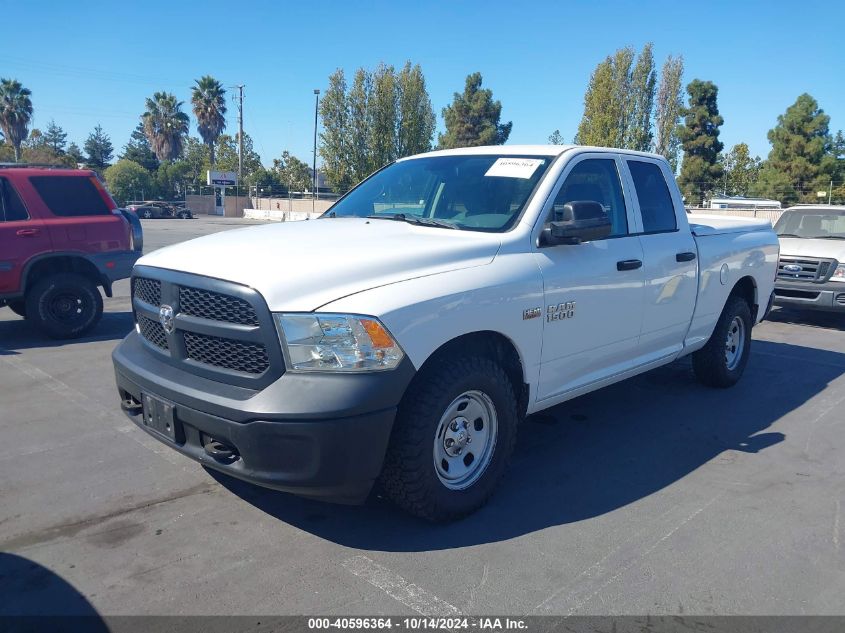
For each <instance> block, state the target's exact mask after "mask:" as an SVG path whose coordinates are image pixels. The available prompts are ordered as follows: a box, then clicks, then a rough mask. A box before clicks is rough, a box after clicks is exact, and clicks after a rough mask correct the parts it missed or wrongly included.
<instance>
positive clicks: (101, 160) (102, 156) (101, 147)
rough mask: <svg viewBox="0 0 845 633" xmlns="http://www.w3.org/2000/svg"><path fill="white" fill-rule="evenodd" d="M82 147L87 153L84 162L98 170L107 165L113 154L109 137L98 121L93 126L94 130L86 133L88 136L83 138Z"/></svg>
mask: <svg viewBox="0 0 845 633" xmlns="http://www.w3.org/2000/svg"><path fill="white" fill-rule="evenodd" d="M83 149H84V150H85V153H86V155H87V156H86V157H85V162H86V163H87V164H88V166H90V167H92V168H93V169H96V170H98V171H101V170H103V169H105V168H106V167H108V165H109V163H110V162H111V159H112V155H113V154H114V147H112V144H111V139H110V138H109V135H108V134H106V133H105V132H103V128H102V126H100V124H99V123H98V124H97V127H95V128H94V131H93V132H91V133H90V134H89V135H88V138H87V139H85V145H83Z"/></svg>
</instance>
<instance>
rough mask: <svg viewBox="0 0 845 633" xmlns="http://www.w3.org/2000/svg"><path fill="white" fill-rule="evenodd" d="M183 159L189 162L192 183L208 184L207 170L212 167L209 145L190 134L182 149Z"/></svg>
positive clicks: (189, 177) (189, 174) (189, 175)
mask: <svg viewBox="0 0 845 633" xmlns="http://www.w3.org/2000/svg"><path fill="white" fill-rule="evenodd" d="M182 160H183V161H184V162H185V163H187V164H188V167H189V171H188V180H189V181H190V183H191V184H192V185H203V184H206V182H207V180H206V173H205V172H206V171H207V170H208V169H210V168H211V157H210V155H209V148H208V145H206V144H205V143H203V142H202V141H201V140H200V139H198V138H196V137H193V136H189V137H188V138H186V139H185V146H184V148H183V149H182Z"/></svg>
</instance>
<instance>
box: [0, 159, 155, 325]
mask: <svg viewBox="0 0 845 633" xmlns="http://www.w3.org/2000/svg"><path fill="white" fill-rule="evenodd" d="M142 247H143V233H142V231H141V224H140V222H139V221H138V219H137V218H135V217H133V216H131V215H130V214H124V213H123V212H122V211H121V210H119V209H117V208H116V205H115V203H114V201H113V200H112V199H111V196H109V194H108V192H107V191H106V190H105V188H104V187H103V185H102V183H101V182H100V180H99V179H98V178H97V176H96V174H95V173H94V172H92V171H87V170H77V169H60V168H43V167H29V166H20V165H0V306H2V305H7V306H9V307H10V308H11V309H12V310H13V311H14V312H15V313H17V314H19V315H21V316H24V317H26V318H27V319H28V320H30V321H31V322H33V323H34V324H35V325H36V326H37V327H39V328H40V329H41V330H43V331H44V332H45V333H46V334H48V335H49V336H51V337H54V338H73V337H77V336H81V335H82V334H85V333H86V332H88V331H89V330H90V329H91V328H93V327H94V326H95V325H96V324H97V322H98V321H99V320H100V317H101V315H102V312H103V299H102V297H101V296H100V291H99V290H98V287H101V288H102V289H103V291H104V292H105V293H106V295H107V296H109V297H110V296H111V294H112V283H113V282H114V281H116V280H118V279H123V278H125V277H128V276H129V274H130V272H131V270H132V265H133V264H134V263H135V261H136V260H137V259H138V258H139V257H140V256H141V249H142Z"/></svg>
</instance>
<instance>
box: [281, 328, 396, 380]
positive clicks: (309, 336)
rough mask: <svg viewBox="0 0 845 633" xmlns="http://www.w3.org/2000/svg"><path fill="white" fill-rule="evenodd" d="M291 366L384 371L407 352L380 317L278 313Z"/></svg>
mask: <svg viewBox="0 0 845 633" xmlns="http://www.w3.org/2000/svg"><path fill="white" fill-rule="evenodd" d="M275 317H276V322H277V323H278V325H279V332H280V334H281V339H282V347H283V348H284V350H285V357H286V360H287V362H288V369H292V370H294V371H340V372H347V371H348V372H356V371H358V372H360V371H381V370H386V369H394V368H395V367H396V366H397V365H399V363H400V362H401V361H402V358H403V357H404V355H405V354H404V353H403V352H402V350H401V349H400V347H399V344H398V343H397V342H396V341H395V340H394V339H393V337H392V336H391V335H390V332H388V331H387V329H386V328H385V327H384V326H383V325H382V324H381V323H380V322H379V320H378V319H376V318H373V317H366V316H353V315H350V314H276V315H275Z"/></svg>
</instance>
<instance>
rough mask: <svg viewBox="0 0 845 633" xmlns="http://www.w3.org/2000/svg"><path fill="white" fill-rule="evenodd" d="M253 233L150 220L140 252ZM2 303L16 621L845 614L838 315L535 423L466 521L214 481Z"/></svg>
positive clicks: (110, 386) (93, 353)
mask: <svg viewBox="0 0 845 633" xmlns="http://www.w3.org/2000/svg"><path fill="white" fill-rule="evenodd" d="M244 224H247V222H244V221H242V220H233V219H223V218H212V219H205V218H204V219H195V220H150V221H145V222H144V229H145V233H146V250H151V249H153V248H158V247H161V246H165V245H168V244H173V243H176V242H180V241H183V240H185V239H189V238H190V237H193V236H197V235H203V234H207V233H211V232H215V231H219V230H230V229H233V228H237V227H239V226H243V225H244ZM115 291H116V292H115V296H114V297H113V298H111V299H106V301H105V305H106V314H105V315H104V318H103V321H102V323H101V325H100V326H99V327H98V328H97V329H96V331H95V332H94V333H93V334H92V335H91V336H89V337H87V338H84V339H81V340H78V341H72V342H63V343H62V342H59V343H57V342H55V341H50V340H47V339H45V338H44V337H42V336H41V335H40V334H38V333H37V332H35V331H34V330H33V329H32V328H31V327H30V326H29V325H28V324H27V323H26V321H24V320H23V319H20V318H18V317H17V316H15V315H14V314H13V313H12V312H11V311H10V310H8V309H0V437H2V442H0V615H8V614H20V613H42V614H44V613H54V614H72V613H92V612H96V613H99V614H103V615H117V614H202V615H223V614H252V615H260V614H263V615H270V614H342V615H354V614H367V615H377V614H408V615H413V614H419V613H427V614H447V615H448V614H455V613H464V614H490V613H495V614H518V615H522V614H559V615H560V614H562V615H568V614H573V615H584V614H629V615H633V614H647V613H649V614H658V615H660V614H668V615H683V614H687V615H688V614H702V615H704V614H845V598H843V596H845V527H843V526H845V517H843V510H845V508H843V506H845V485H843V484H845V433H843V431H845V377H843V374H845V315H843V316H836V315H813V314H802V313H799V312H787V311H781V310H776V311H775V312H774V313H773V315H772V318H771V320H770V321H768V322H765V323H763V324H762V325H761V326H759V327H757V328H755V330H754V342H753V345H752V356H751V359H750V362H749V364H748V368H747V371H746V374H745V376H744V378H743V379H742V381H741V382H740V384H739V385H737V386H736V387H735V388H733V389H729V390H713V389H708V388H705V387H703V386H701V385H700V384H699V383H697V382H696V381H695V379H694V377H693V376H692V371H691V367H690V364H689V362H688V361H679V362H677V363H674V364H672V365H669V366H666V367H663V368H661V369H658V370H655V371H652V372H650V373H648V374H645V375H643V376H640V377H637V378H634V379H632V380H629V381H626V382H624V383H621V384H618V385H615V386H612V387H609V388H606V389H603V390H600V391H598V392H595V393H592V394H589V395H587V396H584V397H581V398H578V399H576V400H574V401H571V402H569V403H566V404H565V405H561V406H559V407H556V408H554V409H552V410H550V411H548V412H546V413H544V414H541V415H537V416H534V417H532V418H530V419H529V420H528V421H526V422H525V423H524V425H523V426H522V428H521V429H520V436H519V441H518V446H517V450H516V455H515V458H514V460H513V463H512V466H511V469H510V472H509V474H508V476H507V477H506V480H505V482H504V485H503V486H502V487H501V489H500V490H499V492H498V493H497V494H496V495H495V497H494V498H493V499H492V500H491V502H490V503H489V504H488V505H487V506H486V507H485V508H483V509H482V510H481V511H480V512H478V513H477V514H475V515H473V516H471V517H469V518H467V519H465V520H462V521H459V522H457V523H453V524H450V525H442V526H434V525H430V524H427V523H424V522H421V521H419V520H416V519H413V518H411V517H408V516H406V515H404V514H403V513H401V512H400V511H399V510H397V509H395V508H394V507H393V506H391V505H390V504H389V503H387V502H386V501H384V500H382V499H381V498H379V497H378V496H373V498H371V500H370V501H369V502H368V503H367V504H366V505H364V506H360V507H347V506H335V505H327V504H324V503H320V502H316V501H307V500H303V499H299V498H297V497H294V496H291V495H287V494H283V493H279V492H274V491H269V490H264V489H261V488H257V487H254V486H251V485H248V484H245V483H241V482H238V481H235V480H231V479H228V478H226V477H225V476H224V475H220V474H217V473H212V472H209V471H206V470H204V469H203V468H202V467H201V466H199V465H197V464H196V463H194V462H193V461H191V460H189V459H187V458H185V457H183V456H181V455H179V454H177V453H176V452H175V451H172V450H170V449H168V448H167V447H165V446H163V445H161V444H159V443H158V442H157V441H155V440H153V439H152V438H150V437H148V436H147V435H146V434H144V433H143V432H141V431H140V430H138V429H137V428H136V427H135V426H134V425H133V424H132V423H131V422H129V421H128V420H127V419H126V418H125V417H124V416H123V414H122V413H121V412H120V409H119V406H118V398H117V393H116V390H115V387H114V375H113V370H112V365H111V359H110V352H111V350H112V349H113V348H114V346H115V345H116V344H117V343H118V341H119V340H120V339H121V338H122V337H123V336H124V335H125V334H126V333H127V332H129V331H130V329H131V328H132V327H133V323H132V315H131V310H130V303H129V297H128V282H126V281H123V282H120V283H118V284H117V286H116V288H115Z"/></svg>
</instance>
